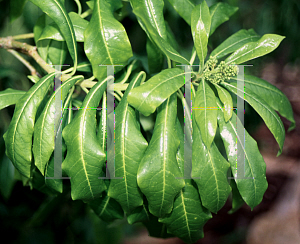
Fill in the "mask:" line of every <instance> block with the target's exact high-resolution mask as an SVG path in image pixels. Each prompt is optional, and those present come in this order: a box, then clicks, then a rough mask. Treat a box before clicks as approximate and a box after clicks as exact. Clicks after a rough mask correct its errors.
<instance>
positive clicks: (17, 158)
mask: <svg viewBox="0 0 300 244" xmlns="http://www.w3.org/2000/svg"><path fill="white" fill-rule="evenodd" d="M54 76H55V73H51V74H48V75H46V76H44V77H43V78H42V79H40V80H39V81H38V82H37V83H35V84H34V85H33V86H32V87H31V88H30V89H29V91H28V92H26V93H25V95H23V96H22V98H21V99H19V101H18V102H17V104H16V108H15V112H14V115H13V117H12V120H11V122H10V124H9V127H8V130H7V131H6V133H5V134H4V136H3V137H4V140H5V148H6V155H7V156H8V157H9V158H10V160H11V161H12V163H13V164H14V166H15V167H16V169H17V170H18V171H19V172H20V173H21V174H22V175H24V176H26V177H28V178H29V177H30V167H31V159H32V154H31V147H32V135H33V131H34V122H35V116H36V112H37V109H38V107H39V105H40V103H41V102H42V100H43V99H44V97H45V95H46V92H47V91H48V89H49V86H50V84H51V82H53V79H54Z"/></svg>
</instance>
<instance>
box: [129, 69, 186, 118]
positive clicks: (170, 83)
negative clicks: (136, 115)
mask: <svg viewBox="0 0 300 244" xmlns="http://www.w3.org/2000/svg"><path fill="white" fill-rule="evenodd" d="M183 85H184V72H183V70H181V69H179V68H172V69H166V70H163V71H161V72H160V73H159V74H157V75H155V76H153V77H152V78H151V79H149V80H148V81H147V82H146V83H144V84H143V85H141V86H139V87H136V88H134V89H132V91H130V93H129V95H128V103H129V104H130V105H132V106H133V107H135V108H136V109H137V110H139V111H140V112H141V113H142V114H143V115H145V116H148V115H150V114H152V113H154V111H155V110H156V108H157V107H158V106H160V105H161V104H162V103H163V102H164V101H165V100H166V99H167V98H168V97H170V96H171V95H172V94H173V93H174V92H176V91H177V90H178V89H179V88H180V87H182V86H183Z"/></svg>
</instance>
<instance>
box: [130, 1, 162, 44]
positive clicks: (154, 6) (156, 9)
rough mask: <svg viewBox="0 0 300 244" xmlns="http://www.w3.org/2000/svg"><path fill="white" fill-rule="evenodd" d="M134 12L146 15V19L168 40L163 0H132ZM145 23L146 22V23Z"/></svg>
mask: <svg viewBox="0 0 300 244" xmlns="http://www.w3.org/2000/svg"><path fill="white" fill-rule="evenodd" d="M130 3H131V5H132V8H133V12H134V13H135V14H136V15H137V17H139V15H143V16H144V20H146V22H147V23H149V24H150V25H151V26H152V27H153V28H154V29H155V30H156V31H157V33H158V34H159V36H160V37H162V38H163V39H164V40H167V32H166V26H165V20H164V15H163V9H164V1H163V0H151V1H150V0H130ZM144 24H145V23H144Z"/></svg>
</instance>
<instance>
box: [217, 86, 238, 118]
mask: <svg viewBox="0 0 300 244" xmlns="http://www.w3.org/2000/svg"><path fill="white" fill-rule="evenodd" d="M214 86H215V87H216V88H217V91H218V95H219V98H220V100H221V102H222V103H223V104H224V109H223V112H224V118H225V121H226V122H227V121H228V120H229V119H230V118H231V116H232V111H233V102H232V97H231V95H230V93H229V92H228V91H227V90H226V89H224V88H223V87H221V86H219V85H217V84H214Z"/></svg>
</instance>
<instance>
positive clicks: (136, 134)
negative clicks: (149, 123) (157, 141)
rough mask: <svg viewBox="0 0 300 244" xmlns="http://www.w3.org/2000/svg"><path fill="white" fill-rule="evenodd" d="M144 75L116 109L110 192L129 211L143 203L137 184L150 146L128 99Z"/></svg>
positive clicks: (132, 86)
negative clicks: (113, 163)
mask: <svg viewBox="0 0 300 244" xmlns="http://www.w3.org/2000/svg"><path fill="white" fill-rule="evenodd" d="M141 78H142V76H137V77H136V78H135V79H133V80H132V81H131V82H130V84H129V86H128V88H127V89H126V92H125V94H124V96H123V98H122V100H121V102H120V103H119V105H118V107H117V109H116V110H115V135H116V138H115V176H116V177H122V179H116V180H112V181H111V183H110V186H109V189H108V194H107V195H108V196H110V197H112V198H114V199H115V200H117V201H118V202H119V203H120V205H121V206H122V208H123V210H124V212H125V213H130V212H131V211H132V210H133V209H135V208H136V207H138V206H141V205H142V204H143V196H142V193H141V192H140V190H139V189H138V186H137V171H138V167H139V163H140V161H141V159H142V157H143V156H144V152H145V150H146V148H147V146H148V143H147V141H146V140H145V138H144V137H143V135H142V133H141V131H140V127H139V124H138V121H137V118H136V113H135V110H134V109H133V108H132V107H131V106H130V105H129V104H128V103H127V96H128V93H129V92H130V90H131V89H132V88H134V87H136V86H139V84H140V83H141Z"/></svg>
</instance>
